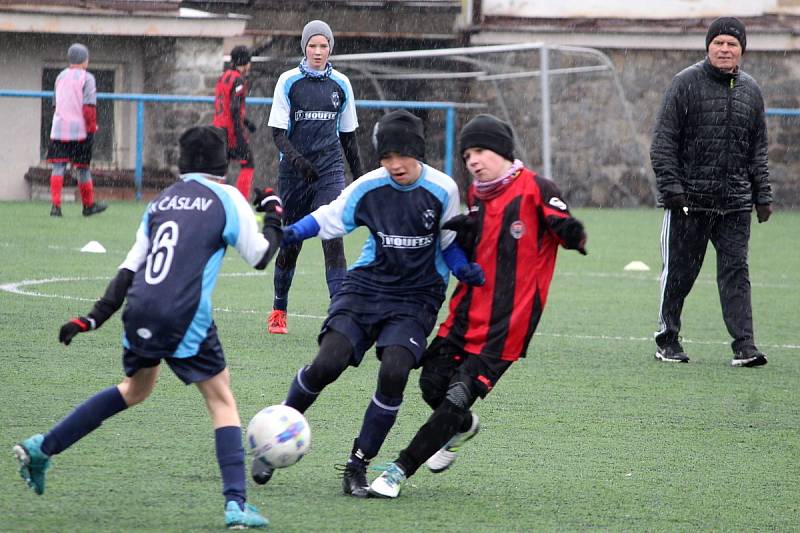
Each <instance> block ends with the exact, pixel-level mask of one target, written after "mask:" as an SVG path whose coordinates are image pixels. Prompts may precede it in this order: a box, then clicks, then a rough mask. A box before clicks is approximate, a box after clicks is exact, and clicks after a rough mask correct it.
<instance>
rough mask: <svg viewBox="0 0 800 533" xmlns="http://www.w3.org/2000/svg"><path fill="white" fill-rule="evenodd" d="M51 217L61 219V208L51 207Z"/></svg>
mask: <svg viewBox="0 0 800 533" xmlns="http://www.w3.org/2000/svg"><path fill="white" fill-rule="evenodd" d="M50 216H51V217H60V216H61V207H60V206H57V205H54V206H51V207H50Z"/></svg>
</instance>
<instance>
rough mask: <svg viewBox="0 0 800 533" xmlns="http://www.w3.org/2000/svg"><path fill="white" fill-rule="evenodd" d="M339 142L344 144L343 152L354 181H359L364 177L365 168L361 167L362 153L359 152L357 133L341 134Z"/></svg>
mask: <svg viewBox="0 0 800 533" xmlns="http://www.w3.org/2000/svg"><path fill="white" fill-rule="evenodd" d="M339 141H340V142H341V143H342V151H344V157H345V159H347V164H348V165H350V172H352V173H353V179H354V180H357V179H358V178H360V177H361V176H362V175H364V167H362V166H361V152H359V150H358V138H357V137H356V132H355V131H342V132H339Z"/></svg>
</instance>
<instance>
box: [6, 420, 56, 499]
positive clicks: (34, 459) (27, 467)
mask: <svg viewBox="0 0 800 533" xmlns="http://www.w3.org/2000/svg"><path fill="white" fill-rule="evenodd" d="M43 441H44V435H41V434H40V435H34V436H33V437H30V438H28V439H25V441H24V442H23V443H22V444H17V445H16V446H14V448H13V449H12V451H13V452H14V455H15V456H16V457H17V460H18V461H19V475H20V476H21V477H22V479H24V480H25V482H26V483H27V484H28V486H29V487H30V488H32V489H33V492H35V493H36V494H39V495H41V494H44V478H45V473H46V472H47V469H48V468H50V457H49V456H48V455H45V453H44V452H42V442H43Z"/></svg>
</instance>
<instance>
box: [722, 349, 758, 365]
mask: <svg viewBox="0 0 800 533" xmlns="http://www.w3.org/2000/svg"><path fill="white" fill-rule="evenodd" d="M766 364H767V356H766V355H764V354H763V353H761V352H760V351H759V350H758V348H745V349H744V350H740V351H738V352H735V353H734V354H733V359H731V366H763V365H766Z"/></svg>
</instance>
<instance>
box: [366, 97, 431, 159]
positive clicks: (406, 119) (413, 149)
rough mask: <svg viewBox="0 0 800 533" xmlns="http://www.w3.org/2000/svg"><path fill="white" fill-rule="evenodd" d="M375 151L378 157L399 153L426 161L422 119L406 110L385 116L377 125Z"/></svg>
mask: <svg viewBox="0 0 800 533" xmlns="http://www.w3.org/2000/svg"><path fill="white" fill-rule="evenodd" d="M373 141H374V143H375V150H377V152H378V157H383V156H384V155H386V154H388V153H389V152H397V153H398V154H401V155H406V156H410V157H413V158H415V159H418V160H419V161H424V160H425V127H424V126H423V124H422V119H420V118H419V117H417V116H415V115H413V114H411V113H409V112H408V111H406V110H405V109H401V110H399V111H392V112H391V113H386V114H385V115H383V116H382V117H381V118H380V120H378V123H377V124H376V125H375V132H374V139H373Z"/></svg>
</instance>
